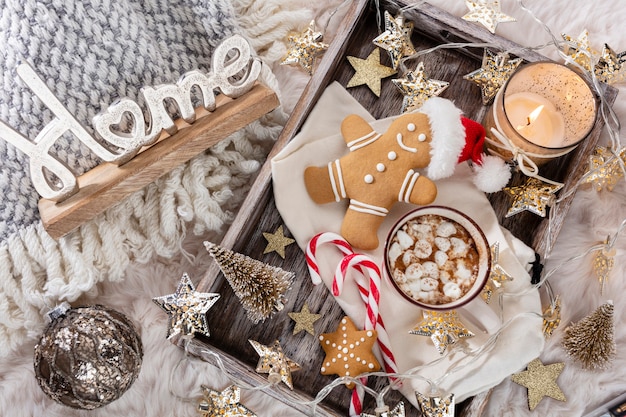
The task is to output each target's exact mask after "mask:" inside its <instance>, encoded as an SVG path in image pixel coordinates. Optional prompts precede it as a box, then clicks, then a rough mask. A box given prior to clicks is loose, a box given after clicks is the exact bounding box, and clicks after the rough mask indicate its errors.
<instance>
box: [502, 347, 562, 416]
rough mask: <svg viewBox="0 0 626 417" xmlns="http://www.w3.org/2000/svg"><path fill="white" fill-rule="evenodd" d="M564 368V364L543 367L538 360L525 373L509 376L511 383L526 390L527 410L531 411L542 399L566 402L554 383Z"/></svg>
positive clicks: (530, 364) (531, 363)
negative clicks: (547, 398) (549, 398)
mask: <svg viewBox="0 0 626 417" xmlns="http://www.w3.org/2000/svg"><path fill="white" fill-rule="evenodd" d="M563 368H565V363H563V362H560V363H553V364H552V365H545V366H544V364H543V363H542V362H541V360H540V359H539V358H537V359H534V360H533V361H532V362H530V363H529V364H528V367H527V368H526V370H525V371H523V372H520V373H518V374H513V375H511V381H513V382H515V383H516V384H519V385H522V386H524V387H526V388H528V408H529V409H530V411H533V410H534V409H535V407H537V404H539V402H540V401H541V400H542V399H543V397H551V398H554V399H555V400H559V401H566V400H565V394H563V391H561V388H559V386H558V385H557V383H556V379H557V378H558V377H559V375H561V372H562V371H563Z"/></svg>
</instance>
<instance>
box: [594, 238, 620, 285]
mask: <svg viewBox="0 0 626 417" xmlns="http://www.w3.org/2000/svg"><path fill="white" fill-rule="evenodd" d="M608 243H609V238H608V237H607V238H606V240H605V241H604V244H605V245H607V246H605V247H603V248H602V249H601V250H599V251H598V253H596V256H594V258H593V272H595V274H596V277H598V282H599V283H600V295H602V294H604V285H605V284H606V282H607V281H608V279H609V274H610V273H611V270H612V269H613V266H615V259H613V257H614V256H615V253H616V251H615V248H609V247H608Z"/></svg>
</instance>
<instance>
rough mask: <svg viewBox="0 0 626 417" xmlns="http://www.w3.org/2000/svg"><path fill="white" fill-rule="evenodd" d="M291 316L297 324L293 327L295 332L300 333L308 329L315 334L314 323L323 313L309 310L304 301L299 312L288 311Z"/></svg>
mask: <svg viewBox="0 0 626 417" xmlns="http://www.w3.org/2000/svg"><path fill="white" fill-rule="evenodd" d="M287 314H288V315H289V317H291V319H292V320H293V321H295V322H296V325H295V326H294V328H293V334H298V333H300V332H301V331H302V330H306V331H307V332H308V333H309V334H312V335H315V329H314V328H313V323H315V322H316V321H318V320H319V319H320V317H322V315H321V314H314V313H311V312H310V311H309V306H308V304H307V303H304V305H303V306H302V310H300V312H299V313H295V312H292V313H287Z"/></svg>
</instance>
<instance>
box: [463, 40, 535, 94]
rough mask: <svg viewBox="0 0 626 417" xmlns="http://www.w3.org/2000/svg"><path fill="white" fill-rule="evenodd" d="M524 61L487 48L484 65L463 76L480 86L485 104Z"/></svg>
mask: <svg viewBox="0 0 626 417" xmlns="http://www.w3.org/2000/svg"><path fill="white" fill-rule="evenodd" d="M522 62H523V60H522V58H516V59H511V60H509V55H508V54H506V53H499V54H494V53H493V52H491V51H490V50H488V49H485V54H484V55H483V63H482V67H480V68H479V69H477V70H476V71H473V72H470V73H469V74H467V75H464V76H463V78H464V79H466V80H469V81H472V82H473V83H475V84H477V85H478V86H479V87H480V92H481V96H482V100H483V104H484V105H487V104H489V103H490V102H491V100H493V99H494V97H495V96H496V94H498V91H499V90H500V87H502V86H503V85H504V83H506V81H507V80H508V79H509V77H510V76H511V74H512V73H513V71H515V70H516V69H517V67H519V66H520V64H521V63H522Z"/></svg>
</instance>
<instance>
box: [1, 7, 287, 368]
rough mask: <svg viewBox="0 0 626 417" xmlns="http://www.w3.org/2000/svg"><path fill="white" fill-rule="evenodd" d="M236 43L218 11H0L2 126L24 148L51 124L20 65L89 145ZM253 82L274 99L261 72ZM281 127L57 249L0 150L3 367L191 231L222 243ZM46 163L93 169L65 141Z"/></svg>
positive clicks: (125, 204)
mask: <svg viewBox="0 0 626 417" xmlns="http://www.w3.org/2000/svg"><path fill="white" fill-rule="evenodd" d="M238 32H240V29H239V28H238V27H237V21H236V18H235V13H234V11H233V6H232V3H231V2H230V1H228V0H218V1H215V0H125V1H109V0H70V1H61V0H41V1H35V0H0V50H1V52H2V53H1V54H0V68H1V71H2V77H1V78H0V120H2V121H3V122H4V123H5V124H8V125H9V126H11V127H12V128H13V129H15V130H17V131H18V132H19V133H20V134H22V135H24V136H26V137H28V138H30V139H31V140H32V139H34V138H35V137H36V136H37V134H38V133H39V131H40V130H41V129H42V127H43V126H45V125H46V124H47V123H49V122H50V120H51V119H52V117H53V115H52V113H51V112H50V110H48V109H47V108H46V107H45V106H44V105H43V104H42V103H41V101H40V100H39V99H38V98H37V97H36V96H35V95H34V94H33V93H32V91H31V90H29V89H28V88H27V87H26V86H25V85H24V84H23V83H22V82H21V80H20V79H19V78H18V77H17V75H16V71H15V70H16V67H17V65H18V64H19V63H22V62H26V63H28V64H29V65H30V66H31V67H32V68H33V69H34V70H35V72H36V73H37V74H39V76H40V77H41V78H42V79H43V80H44V81H45V82H46V84H47V85H48V87H49V88H50V89H51V90H52V92H53V93H54V94H55V95H56V97H57V98H58V99H59V100H60V101H61V103H63V104H64V105H65V106H66V108H67V109H68V110H69V112H70V113H71V114H73V115H74V116H75V117H76V118H77V120H78V121H79V122H81V123H82V124H83V125H84V126H85V128H86V129H87V131H89V132H90V133H93V128H92V127H91V120H92V118H93V116H94V115H96V114H97V113H99V112H101V111H103V110H105V109H106V108H107V107H108V106H109V105H111V104H112V103H113V102H114V101H115V100H116V99H118V98H122V97H128V98H130V99H132V100H133V101H136V102H137V103H138V104H139V105H140V106H143V104H144V102H143V97H141V94H140V88H141V87H143V86H152V85H158V84H164V83H174V82H176V80H177V79H178V78H179V77H180V76H181V75H182V74H184V73H185V72H188V71H190V70H194V69H199V70H201V71H203V72H208V71H209V70H210V60H211V55H212V51H213V49H214V47H215V46H216V45H217V44H218V43H219V42H220V40H222V39H223V38H225V37H227V36H230V35H232V34H234V33H238ZM261 34H262V33H259V36H260V35H261ZM253 46H254V45H253ZM261 79H262V80H263V81H264V82H265V83H266V84H269V85H270V87H272V88H275V89H276V87H275V85H272V82H273V80H274V78H273V75H272V74H271V71H269V69H268V68H267V66H264V67H263V70H262V75H261ZM284 119H285V117H284V114H283V113H282V112H281V111H278V112H274V113H272V114H270V115H269V116H267V117H265V118H264V119H262V120H261V121H258V122H255V123H253V124H251V125H250V126H249V127H247V128H246V129H244V130H242V131H241V132H238V133H236V134H234V135H232V136H231V137H229V138H228V139H226V140H224V141H222V142H221V143H219V144H218V145H216V146H215V147H213V148H212V149H211V150H209V151H207V152H205V153H204V154H201V155H199V156H197V157H196V158H194V159H192V160H191V161H189V162H188V163H186V164H184V165H182V166H180V167H179V168H177V169H175V170H174V171H172V172H171V173H169V174H167V175H165V176H163V177H162V178H160V179H159V180H157V181H156V182H155V183H153V184H151V185H149V186H148V187H146V188H145V189H143V190H141V191H139V192H137V193H135V194H134V195H131V196H130V197H128V198H127V199H125V200H124V201H122V202H121V203H120V204H118V205H117V206H115V207H113V208H111V209H109V210H107V211H106V212H105V213H103V214H102V215H100V216H98V217H97V218H96V219H94V220H93V221H91V222H89V223H88V224H86V225H84V226H82V227H81V228H79V229H78V230H76V231H74V232H72V233H71V234H69V235H68V236H66V237H64V238H62V239H60V240H59V241H58V242H57V241H54V240H52V239H51V238H50V237H49V236H48V235H47V234H46V233H45V231H44V230H43V227H42V225H41V222H40V219H39V212H38V209H37V202H38V199H39V196H38V195H37V193H36V191H35V190H34V188H33V186H32V183H31V180H30V176H29V172H28V166H29V162H28V157H27V156H26V155H24V154H23V153H22V152H20V151H19V150H17V149H16V148H14V147H13V146H12V145H10V144H8V143H7V142H6V141H4V140H0V189H1V190H2V198H0V265H1V267H0V356H2V355H3V354H6V353H7V352H9V351H11V349H15V348H16V347H18V346H19V344H20V343H21V342H23V340H24V339H25V338H27V337H33V336H34V335H37V334H38V333H39V332H40V330H41V328H42V327H43V317H44V313H45V312H46V310H47V309H49V308H50V307H52V306H54V305H55V304H56V303H58V302H60V301H63V300H67V301H70V302H71V301H73V300H75V299H76V298H78V297H79V296H80V295H81V294H82V293H84V292H85V291H88V290H89V289H90V288H92V287H93V286H94V285H95V284H96V283H97V282H99V281H101V280H104V279H107V280H119V279H122V278H123V276H124V271H125V268H126V267H127V266H128V265H129V263H130V262H136V261H139V262H145V261H148V260H149V259H150V258H151V257H153V256H154V255H160V256H173V255H174V254H177V253H179V252H180V247H181V242H182V240H183V238H184V236H185V234H186V233H187V231H188V230H191V231H192V232H193V233H195V234H203V233H209V232H212V233H214V234H216V233H221V232H222V228H223V226H224V225H225V224H228V223H229V221H230V220H231V219H232V217H233V211H234V210H235V209H236V208H237V207H238V204H239V203H240V202H241V201H242V199H243V197H244V195H245V192H246V187H247V186H248V184H249V182H250V178H251V175H252V174H253V173H254V172H255V171H256V170H257V169H258V167H259V166H260V162H261V161H262V160H263V158H264V157H265V156H266V155H267V152H268V150H269V149H270V147H271V145H272V143H273V140H275V138H276V137H277V135H278V133H279V131H280V129H281V127H282V126H281V125H282V124H283V123H284ZM53 152H54V153H55V155H56V157H57V158H58V159H60V160H62V161H64V162H65V163H66V164H67V165H68V166H69V167H70V168H71V169H73V170H74V171H75V173H76V174H77V175H80V174H81V173H83V172H85V171H86V170H89V169H91V168H93V167H94V166H95V165H97V164H98V160H97V158H96V157H95V156H94V155H93V154H91V153H90V151H89V149H88V148H87V147H85V146H84V145H82V144H81V143H80V141H78V140H77V139H76V138H73V137H72V135H70V134H67V135H66V136H64V137H63V138H62V139H61V140H59V141H57V144H56V146H55V147H54V148H53Z"/></svg>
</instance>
